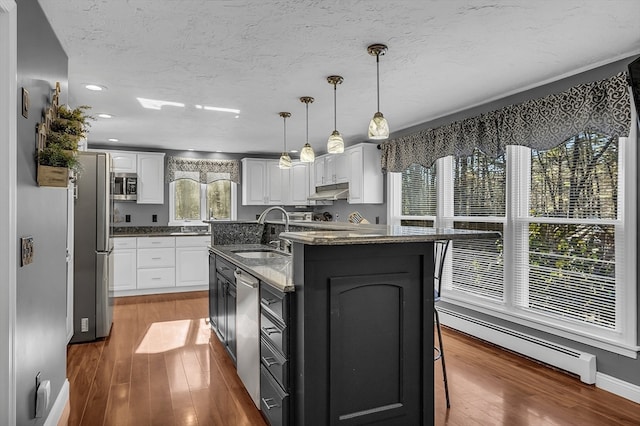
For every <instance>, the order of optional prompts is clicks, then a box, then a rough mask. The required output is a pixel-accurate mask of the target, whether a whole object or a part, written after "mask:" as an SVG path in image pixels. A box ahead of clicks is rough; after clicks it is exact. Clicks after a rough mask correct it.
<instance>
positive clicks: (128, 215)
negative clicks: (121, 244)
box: [124, 214, 131, 222]
mask: <svg viewBox="0 0 640 426" xmlns="http://www.w3.org/2000/svg"><path fill="white" fill-rule="evenodd" d="M124 221H125V222H131V215H130V214H125V215H124Z"/></svg>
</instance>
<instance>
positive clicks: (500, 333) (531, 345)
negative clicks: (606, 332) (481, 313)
mask: <svg viewBox="0 0 640 426" xmlns="http://www.w3.org/2000/svg"><path fill="white" fill-rule="evenodd" d="M438 312H439V313H440V321H441V323H442V324H444V325H446V326H447V327H451V328H453V329H455V330H459V331H461V332H463V333H466V334H469V335H471V336H474V337H477V338H479V339H482V340H486V341H487V342H491V343H493V344H495V345H497V346H500V347H503V348H505V349H508V350H511V351H513V352H516V353H519V354H522V355H524V356H527V357H529V358H532V359H535V360H538V361H540V362H543V363H545V364H549V365H552V366H554V367H556V368H559V369H561V370H565V371H568V372H570V373H573V374H577V375H579V376H580V380H581V381H582V382H584V383H588V384H594V383H595V382H596V357H595V355H592V354H588V353H584V352H579V351H576V350H575V349H571V348H568V347H566V346H561V345H558V344H555V343H552V342H549V341H547V340H544V339H540V338H537V337H534V336H530V335H528V334H525V333H521V332H518V331H515V330H511V329H509V328H505V327H501V326H499V325H495V324H492V323H490V322H487V321H483V320H479V319H477V318H473V317H470V316H468V315H464V314H461V313H459V312H455V311H452V310H449V309H446V308H438Z"/></svg>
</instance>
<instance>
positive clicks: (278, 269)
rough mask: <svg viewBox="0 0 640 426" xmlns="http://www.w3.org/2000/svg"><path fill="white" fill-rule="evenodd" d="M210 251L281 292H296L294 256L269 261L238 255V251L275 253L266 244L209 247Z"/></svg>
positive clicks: (274, 258) (279, 257)
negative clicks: (293, 271) (294, 284)
mask: <svg viewBox="0 0 640 426" xmlns="http://www.w3.org/2000/svg"><path fill="white" fill-rule="evenodd" d="M209 250H210V251H212V252H213V253H215V254H217V255H219V256H221V257H223V258H224V259H226V260H228V261H229V262H231V263H233V264H235V265H237V266H238V267H239V268H241V269H244V270H246V271H247V272H248V273H249V274H251V275H253V276H255V277H256V278H258V279H260V280H261V281H263V282H265V283H267V284H269V285H271V286H273V287H275V288H277V289H278V290H280V291H283V292H289V291H294V286H293V273H292V270H293V256H291V255H290V254H282V255H281V256H277V257H273V258H268V259H252V258H246V257H242V256H240V255H238V254H237V252H238V251H252V250H255V251H259V250H269V251H273V247H271V246H268V245H264V244H233V245H217V246H209Z"/></svg>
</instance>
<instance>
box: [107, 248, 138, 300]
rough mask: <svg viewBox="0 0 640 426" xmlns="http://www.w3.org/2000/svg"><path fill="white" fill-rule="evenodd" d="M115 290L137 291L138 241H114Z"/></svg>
mask: <svg viewBox="0 0 640 426" xmlns="http://www.w3.org/2000/svg"><path fill="white" fill-rule="evenodd" d="M113 265H114V267H113V290H114V291H120V290H135V289H136V282H137V278H136V269H137V266H136V239H135V238H134V237H131V238H114V241H113Z"/></svg>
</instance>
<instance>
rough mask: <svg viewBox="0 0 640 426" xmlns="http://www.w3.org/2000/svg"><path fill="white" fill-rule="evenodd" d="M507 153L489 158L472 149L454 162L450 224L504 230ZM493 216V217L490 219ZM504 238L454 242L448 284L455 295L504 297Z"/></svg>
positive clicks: (460, 227) (457, 227)
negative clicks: (467, 154) (451, 222)
mask: <svg viewBox="0 0 640 426" xmlns="http://www.w3.org/2000/svg"><path fill="white" fill-rule="evenodd" d="M505 160H506V156H505V155H504V154H503V155H501V156H499V157H498V158H491V157H489V156H486V155H484V154H483V153H482V152H480V151H478V150H476V151H474V153H473V154H472V155H470V156H468V157H458V158H456V159H455V160H454V161H453V177H452V179H453V197H448V198H445V199H444V200H443V201H444V202H447V201H448V202H452V203H453V206H452V207H448V208H445V211H453V216H454V217H453V220H454V221H453V227H454V228H456V229H472V230H484V231H498V232H500V233H502V232H503V228H504V224H503V222H504V216H505V193H506V180H505V178H506V174H505V171H506V169H505V165H506V163H505ZM489 218H491V220H489ZM503 245H504V243H503V241H502V238H500V239H499V240H469V241H455V242H454V243H453V245H452V259H451V277H452V279H451V283H450V284H445V288H449V289H451V290H453V291H455V292H456V293H458V296H464V297H469V296H473V297H480V298H483V299H486V300H488V301H490V302H494V303H502V301H503V298H504V268H503V259H502V251H503Z"/></svg>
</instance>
